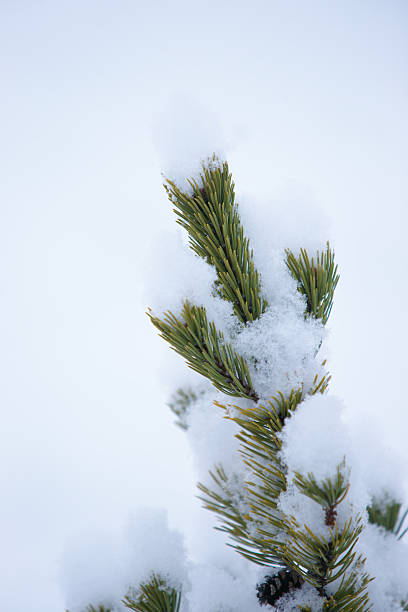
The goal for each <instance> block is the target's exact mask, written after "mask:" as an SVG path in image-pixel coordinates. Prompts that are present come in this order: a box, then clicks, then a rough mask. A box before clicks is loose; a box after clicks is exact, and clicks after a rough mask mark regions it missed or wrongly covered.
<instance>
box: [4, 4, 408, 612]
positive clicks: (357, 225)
mask: <svg viewBox="0 0 408 612" xmlns="http://www.w3.org/2000/svg"><path fill="white" fill-rule="evenodd" d="M407 51H408V5H407V3H406V2H405V1H404V0H401V1H395V0H388V1H387V2H385V1H383V2H380V1H376V0H358V1H356V0H352V1H351V0H343V1H341V2H340V1H337V0H335V1H332V2H325V1H317V0H312V1H310V2H301V1H299V0H298V1H293V2H292V1H284V0H279V1H274V0H269V1H260V0H253V1H252V2H251V3H248V2H241V1H234V2H232V1H231V2H230V1H227V0H221V1H219V2H215V1H205V0H201V1H200V2H194V1H189V2H184V1H180V0H174V1H172V2H170V1H169V2H165V1H154V0H153V1H151V2H141V1H138V0H133V1H130V0H129V1H125V0H117V1H115V2H113V1H111V2H108V1H106V0H102V1H89V0H85V1H81V2H79V1H70V2H67V1H59V2H55V1H54V2H53V1H48V2H47V1H41V2H35V3H34V2H29V1H28V0H26V1H17V2H10V1H7V0H3V1H2V2H1V3H0V70H1V82H2V96H1V102H0V107H1V115H0V121H1V146H0V168H1V174H2V179H1V184H0V198H1V200H0V215H1V223H0V254H1V255H0V258H1V259H0V260H1V266H0V308H1V317H0V334H1V341H0V347H1V349H0V350H1V355H0V371H1V385H0V394H1V410H2V427H1V428H0V456H1V460H0V483H1V493H2V503H1V505H0V541H1V548H0V568H1V569H0V593H1V595H0V608H1V609H2V610H4V612H22V611H23V610H24V612H40V611H41V612H55V611H57V610H62V609H63V605H64V602H63V601H62V599H61V594H60V593H59V590H58V582H57V580H56V574H57V568H58V559H59V557H60V554H61V551H62V549H63V547H64V545H65V542H66V540H67V538H69V537H70V534H72V533H75V532H77V530H79V529H82V530H84V531H86V530H87V529H88V528H89V527H90V526H95V525H100V526H102V527H104V526H106V525H110V524H114V523H115V522H119V521H121V520H123V518H124V517H125V516H126V514H127V512H128V511H129V510H131V509H132V508H135V507H137V506H139V505H141V504H143V505H145V504H153V505H154V504H158V505H164V506H166V507H168V509H169V512H170V518H171V521H172V523H173V524H175V525H177V526H179V527H183V526H184V527H185V528H186V530H187V532H188V533H192V532H193V513H194V512H195V511H196V510H195V508H196V503H197V502H195V501H194V500H193V496H194V495H195V489H194V475H193V472H192V468H191V461H190V456H189V451H188V449H187V445H186V443H185V440H184V438H183V435H182V433H181V432H179V431H178V430H177V429H176V428H174V427H173V426H172V425H171V422H172V417H171V416H170V415H169V411H168V409H167V408H166V407H165V406H164V402H165V398H166V393H167V391H168V389H167V387H168V385H169V379H170V378H171V377H168V376H167V377H166V374H165V372H166V370H167V368H168V367H170V365H169V364H172V368H173V364H174V363H176V361H177V357H176V356H173V355H171V353H170V351H169V350H168V348H167V347H166V346H165V345H164V343H163V342H162V341H160V340H159V339H158V338H157V337H156V334H155V332H154V330H153V329H152V328H151V326H150V325H149V324H148V322H147V319H146V316H145V315H144V310H145V307H146V305H147V304H145V298H144V286H145V279H146V274H148V271H149V270H150V267H149V266H150V255H149V254H150V253H152V251H153V249H154V242H155V241H158V240H160V234H161V232H165V231H171V230H172V224H173V223H174V219H173V218H172V215H171V211H170V206H169V204H168V202H167V200H166V197H165V195H164V193H163V190H162V188H161V178H160V166H159V158H158V154H157V152H156V149H155V146H154V139H153V136H152V134H153V132H154V129H155V125H156V124H157V122H158V121H159V119H160V116H161V114H162V112H163V109H165V108H166V106H167V105H168V103H169V100H171V99H173V100H174V97H176V98H177V97H178V96H189V97H191V98H192V99H193V100H194V99H195V100H197V101H199V102H200V103H201V104H203V105H204V106H206V107H207V108H208V109H209V110H210V111H212V112H214V113H215V114H216V116H217V117H218V121H219V123H220V125H221V126H222V129H223V131H224V133H225V136H226V138H227V140H228V141H229V142H230V147H231V154H230V162H231V168H232V170H233V172H234V175H235V180H236V183H237V187H238V189H239V190H242V191H243V192H245V193H247V194H251V193H253V194H254V195H256V196H257V197H258V199H260V200H261V201H262V200H264V201H267V198H268V196H270V195H271V194H272V196H274V197H275V198H279V194H287V193H292V194H293V193H297V194H298V195H299V197H300V198H302V197H303V196H304V198H305V201H306V200H307V201H311V200H312V201H316V202H317V203H318V204H319V205H320V206H321V207H322V208H324V210H325V212H326V214H327V215H328V217H329V219H330V221H331V223H332V230H331V241H332V245H333V246H334V248H335V250H336V253H337V259H338V263H339V266H340V272H341V283H340V285H339V287H338V290H337V295H336V301H335V308H334V311H333V315H332V319H331V329H332V339H331V342H330V347H331V351H332V357H331V360H330V370H331V372H332V375H333V383H332V389H333V391H335V392H336V393H337V394H339V395H340V396H342V397H343V398H344V400H345V402H346V403H347V405H348V406H349V408H350V411H351V413H352V414H353V418H355V419H356V421H361V423H362V432H363V431H364V428H367V429H368V428H371V427H373V428H374V429H376V428H377V429H378V431H383V434H382V435H383V436H384V438H385V439H386V440H388V441H389V444H390V445H391V446H393V447H394V448H396V449H399V450H402V451H404V452H405V457H406V458H408V455H407V452H406V450H405V445H406V431H407V423H408V420H407V416H406V415H407V405H406V392H405V381H406V379H407V375H408V371H407V365H406V364H407V359H406V346H407V340H408V338H407V323H406V317H405V313H406V302H407V282H406V268H407V256H406V250H405V241H406V237H405V236H406V231H407V212H406V209H407V142H408V139H407V137H408V128H407V112H406V108H407V102H408V99H407V98H408V96H407V89H408V84H407V56H408V54H407ZM282 197H285V196H284V195H282ZM254 214H267V207H262V206H260V207H259V209H255V210H254ZM175 367H179V366H175ZM191 537H193V536H191Z"/></svg>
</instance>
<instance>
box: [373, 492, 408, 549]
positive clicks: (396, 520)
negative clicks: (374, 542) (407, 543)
mask: <svg viewBox="0 0 408 612" xmlns="http://www.w3.org/2000/svg"><path fill="white" fill-rule="evenodd" d="M367 512H368V520H369V522H370V523H374V524H376V525H378V526H379V527H384V529H386V530H387V531H389V532H390V533H393V534H394V535H395V536H396V537H397V539H398V540H401V539H402V538H403V537H404V535H405V534H406V533H408V526H407V527H405V524H406V519H407V517H408V508H407V509H406V510H405V512H402V513H401V504H400V503H399V502H397V501H395V500H393V499H389V498H386V499H381V500H379V499H375V500H374V501H373V503H372V504H371V506H368V508H367Z"/></svg>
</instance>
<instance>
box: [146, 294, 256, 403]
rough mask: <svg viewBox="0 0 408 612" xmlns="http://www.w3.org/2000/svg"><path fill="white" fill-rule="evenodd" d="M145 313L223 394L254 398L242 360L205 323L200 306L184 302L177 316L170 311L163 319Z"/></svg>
mask: <svg viewBox="0 0 408 612" xmlns="http://www.w3.org/2000/svg"><path fill="white" fill-rule="evenodd" d="M147 314H148V316H149V317H150V320H151V321H152V323H153V325H154V326H155V327H156V328H157V329H158V330H159V332H160V336H161V337H162V338H164V340H166V341H167V342H168V343H169V344H170V345H171V347H172V348H173V349H174V350H175V351H176V352H177V353H179V355H182V356H183V357H184V358H185V360H186V361H187V363H188V365H189V367H190V368H191V369H192V370H195V371H196V372H198V373H199V374H202V376H205V377H206V378H208V379H209V380H210V381H211V382H212V383H213V385H214V386H215V387H216V388H217V389H219V390H220V391H222V392H223V393H225V394H226V395H232V396H235V397H246V398H248V399H251V400H253V401H254V402H257V401H258V399H259V397H258V395H257V393H256V392H255V389H254V388H253V385H252V381H251V376H250V374H249V370H248V365H247V363H246V361H245V360H244V359H243V357H241V355H239V354H238V353H237V352H236V351H234V349H233V348H232V346H231V345H230V344H229V343H227V342H225V340H224V336H223V334H222V332H220V331H218V330H217V329H216V327H215V325H214V323H213V322H208V320H207V314H206V311H205V308H204V307H203V306H194V305H191V304H190V303H189V302H187V301H186V302H185V303H184V306H183V309H182V311H181V318H180V319H178V318H177V317H176V316H174V315H173V314H172V313H171V312H167V313H165V315H164V320H161V319H159V318H158V317H154V316H153V315H151V314H150V313H149V312H148V313H147Z"/></svg>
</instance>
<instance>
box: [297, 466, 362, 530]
mask: <svg viewBox="0 0 408 612" xmlns="http://www.w3.org/2000/svg"><path fill="white" fill-rule="evenodd" d="M344 467H345V462H343V463H342V464H341V465H339V466H338V467H337V471H336V477H335V479H334V480H333V479H332V478H326V479H324V480H323V481H322V482H321V483H320V484H319V483H318V482H317V480H316V478H315V477H314V475H313V474H311V473H309V474H308V475H307V476H306V477H305V476H303V475H302V474H300V473H299V472H295V477H294V479H293V484H294V485H295V486H296V487H297V488H298V489H299V491H301V493H303V495H306V497H309V498H310V499H313V501H315V502H316V503H318V504H319V505H320V506H321V507H322V508H323V509H324V511H325V523H326V525H327V526H328V527H334V526H335V523H336V517H337V510H336V508H337V506H338V505H339V504H340V503H341V502H342V501H343V499H344V498H345V497H346V495H347V493H348V490H349V488H350V485H349V483H348V482H346V480H345V477H344V474H343V470H344Z"/></svg>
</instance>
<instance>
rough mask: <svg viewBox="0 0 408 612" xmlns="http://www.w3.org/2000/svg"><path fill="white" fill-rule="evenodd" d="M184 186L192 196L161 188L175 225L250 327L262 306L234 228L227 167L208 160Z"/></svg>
mask: <svg viewBox="0 0 408 612" xmlns="http://www.w3.org/2000/svg"><path fill="white" fill-rule="evenodd" d="M188 182H189V184H190V186H191V189H192V194H189V193H185V192H183V191H182V190H181V189H179V188H178V187H177V186H176V185H175V183H173V182H172V181H170V180H167V181H166V183H165V185H164V186H165V189H166V191H167V193H168V196H169V199H170V201H171V202H172V203H173V204H174V212H175V213H176V215H177V217H178V219H177V222H178V223H179V224H180V225H181V226H182V227H184V229H186V230H187V232H188V234H189V238H190V247H191V248H192V250H193V251H194V252H195V253H196V254H197V255H199V256H200V257H202V258H203V259H205V260H206V261H207V262H208V263H209V264H210V265H212V266H214V267H215V269H216V272H217V283H216V288H217V292H218V293H219V295H220V296H221V297H222V298H223V299H225V300H227V301H229V302H231V303H232V304H233V307H234V313H235V315H236V316H237V317H238V319H239V320H240V321H241V322H242V323H247V322H248V321H254V320H255V319H257V318H259V317H260V316H261V314H262V313H263V312H265V309H266V307H267V302H266V300H265V299H264V298H263V297H262V295H261V288H260V280H259V274H258V272H257V270H256V269H255V266H254V262H253V252H252V250H251V249H250V248H249V241H248V238H246V237H245V236H244V230H243V227H242V225H241V222H240V218H239V214H238V207H237V204H236V203H235V191H234V183H233V182H232V178H231V174H230V173H229V169H228V164H227V162H224V163H223V164H222V165H220V163H219V162H218V160H217V159H216V158H215V157H213V159H212V160H210V161H209V163H207V164H203V172H202V173H201V175H200V179H199V181H198V182H196V181H195V180H193V179H190V180H189V181H188Z"/></svg>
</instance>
